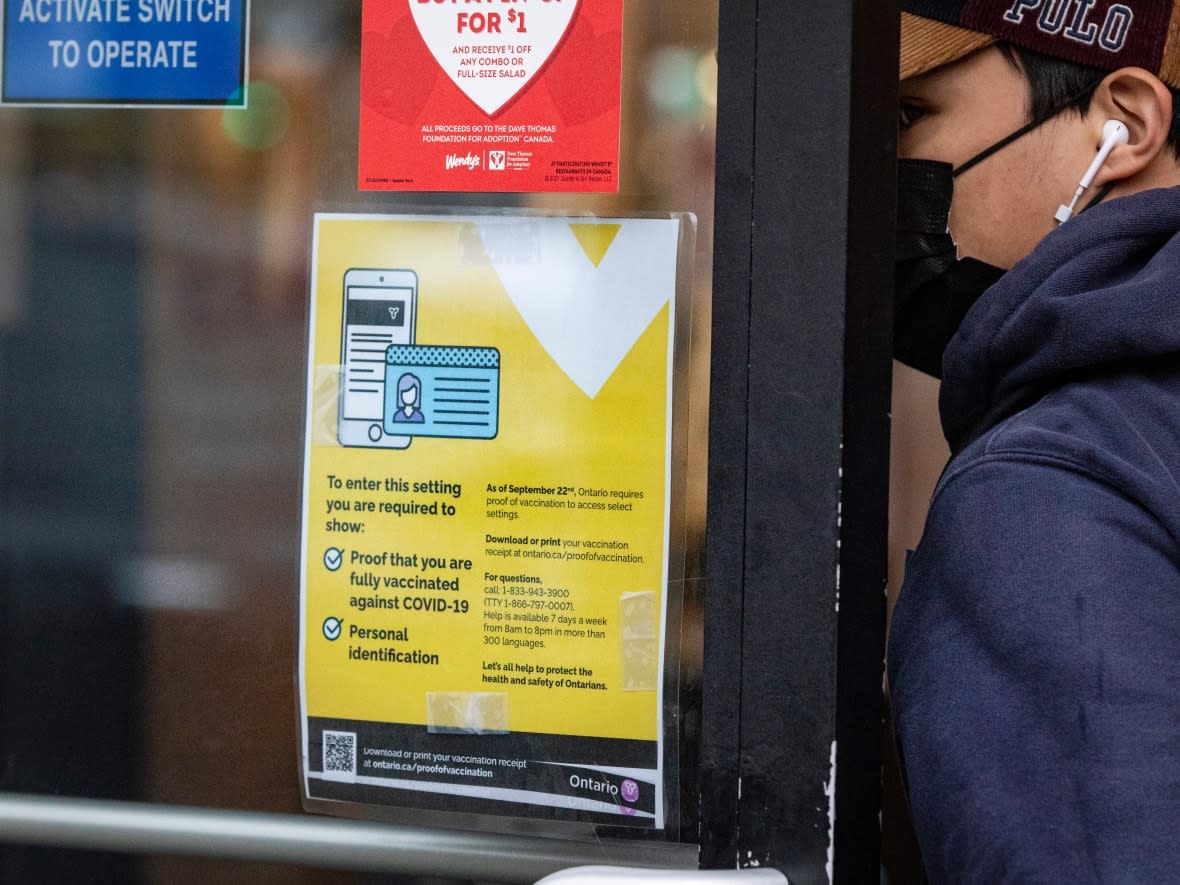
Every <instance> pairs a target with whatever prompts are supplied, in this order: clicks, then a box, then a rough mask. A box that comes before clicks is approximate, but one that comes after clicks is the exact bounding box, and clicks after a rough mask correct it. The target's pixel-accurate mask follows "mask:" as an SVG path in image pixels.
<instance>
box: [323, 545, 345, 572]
mask: <svg viewBox="0 0 1180 885" xmlns="http://www.w3.org/2000/svg"><path fill="white" fill-rule="evenodd" d="M342 565H344V551H343V550H341V549H340V548H339V547H329V548H328V549H327V550H325V551H324V568H326V569H327V570H328V571H330V572H334V571H338V570H339V569H340V566H342Z"/></svg>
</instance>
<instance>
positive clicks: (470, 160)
mask: <svg viewBox="0 0 1180 885" xmlns="http://www.w3.org/2000/svg"><path fill="white" fill-rule="evenodd" d="M479 166H480V160H479V154H472V153H468V154H467V156H465V157H464V156H460V155H459V154H447V169H478V168H479Z"/></svg>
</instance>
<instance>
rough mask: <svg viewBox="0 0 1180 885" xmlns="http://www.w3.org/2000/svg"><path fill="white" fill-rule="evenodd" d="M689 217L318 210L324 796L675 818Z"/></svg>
mask: <svg viewBox="0 0 1180 885" xmlns="http://www.w3.org/2000/svg"><path fill="white" fill-rule="evenodd" d="M680 227H681V221H680V220H677V219H623V218H620V219H590V218H578V219H573V218H554V217H541V216H528V215H525V216H513V217H504V216H497V217H492V216H486V217H485V216H473V217H463V216H448V215H437V216H375V215H331V214H322V215H317V216H316V218H315V238H314V251H313V261H312V280H311V319H310V332H309V344H308V347H309V353H308V373H307V426H306V444H305V453H304V458H305V460H304V490H303V535H302V548H301V557H302V562H301V588H300V592H301V606H300V612H301V618H300V637H299V641H300V647H299V680H300V701H301V711H302V720H301V721H302V732H303V733H302V765H303V780H304V790H305V796H306V797H307V798H308V799H309V800H326V801H327V802H328V803H331V802H341V803H361V804H366V805H383V806H396V807H410V808H420V809H437V810H446V811H461V812H468V813H479V814H493V815H504V816H512V817H526V818H544V819H549V820H555V821H576V822H590V823H601V824H614V825H625V826H637V827H648V828H655V829H661V828H663V827H664V806H665V798H664V766H663V752H662V751H663V730H664V723H663V721H662V710H663V678H662V673H663V664H664V649H665V642H664V636H665V630H666V620H667V618H666V614H667V611H666V610H667V600H666V591H667V586H668V555H669V553H668V547H669V509H670V507H669V501H670V475H671V444H670V440H671V430H672V427H671V409H672V377H673V373H672V345H673V339H674V334H673V331H674V328H675V317H674V309H675V302H676V299H675V290H676V273H677V270H676V269H677V249H678V243H679V241H680ZM327 807H328V809H329V810H331V808H332V806H331V805H329V806H327Z"/></svg>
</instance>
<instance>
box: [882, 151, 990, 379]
mask: <svg viewBox="0 0 1180 885" xmlns="http://www.w3.org/2000/svg"><path fill="white" fill-rule="evenodd" d="M897 174H898V204H897V247H896V254H895V258H894V260H895V261H896V266H895V277H896V281H895V287H894V295H893V299H894V300H893V355H894V357H896V358H897V359H898V360H900V361H901V362H903V363H905V364H906V365H907V366H911V367H913V368H915V369H917V370H918V371H919V372H925V373H926V374H927V375H933V376H934V377H935V378H941V377H942V352H943V351H944V350H946V346H947V344H949V343H950V340H951V338H953V337H954V334H955V332H957V331H958V329H959V325H960V324H961V323H962V322H963V317H965V316H966V315H967V311H968V310H970V309H971V306H972V305H973V304H974V303H975V302H976V301H978V300H979V297H980V296H981V295H982V294H983V293H984V292H985V291H987V289H988V288H989V287H990V286H991V285H992V284H993V283H995V282H996V281H997V280H999V279H1000V277H1002V276H1003V275H1004V273H1005V272H1004V270H1003V269H1002V268H999V267H995V266H993V265H990V264H986V263H985V262H982V261H977V260H976V259H974V258H959V257H958V249H957V248H956V247H955V241H954V240H953V239H951V235H950V233H949V232H948V229H947V224H948V221H949V219H950V212H951V197H952V195H953V193H954V170H953V168H952V167H951V164H950V163H940V162H938V161H936V160H899V161H898V168H897Z"/></svg>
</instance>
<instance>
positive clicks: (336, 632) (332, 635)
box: [324, 618, 344, 642]
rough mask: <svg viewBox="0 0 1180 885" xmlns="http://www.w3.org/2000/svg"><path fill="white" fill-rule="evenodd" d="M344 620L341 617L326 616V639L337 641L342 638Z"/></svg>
mask: <svg viewBox="0 0 1180 885" xmlns="http://www.w3.org/2000/svg"><path fill="white" fill-rule="evenodd" d="M343 629H344V622H343V621H342V620H340V619H339V618H324V639H326V640H328V641H329V642H335V641H336V640H337V639H339V638H340V634H341V632H342V631H343Z"/></svg>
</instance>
